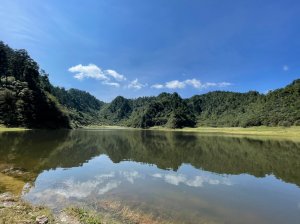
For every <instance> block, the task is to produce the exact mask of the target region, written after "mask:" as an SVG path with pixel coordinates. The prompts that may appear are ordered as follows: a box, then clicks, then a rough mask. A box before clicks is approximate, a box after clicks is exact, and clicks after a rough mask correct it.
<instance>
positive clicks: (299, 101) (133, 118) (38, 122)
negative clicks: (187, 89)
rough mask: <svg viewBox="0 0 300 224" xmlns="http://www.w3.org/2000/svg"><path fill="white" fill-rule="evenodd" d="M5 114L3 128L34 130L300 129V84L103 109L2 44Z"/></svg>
mask: <svg viewBox="0 0 300 224" xmlns="http://www.w3.org/2000/svg"><path fill="white" fill-rule="evenodd" d="M0 112H1V113H0V123H2V124H4V125H7V126H23V127H30V128H76V127H80V126H86V125H122V126H130V127H139V128H149V127H152V126H165V127H169V128H182V127H194V126H215V127H217V126H218V127H219V126H222V127H223V126H224V127H225V126H229V127H249V126H260V125H267V126H291V125H300V79H298V80H295V81H293V82H292V83H291V84H290V85H288V86H286V87H284V88H280V89H277V90H274V91H271V92H269V93H268V94H266V95H264V94H260V93H258V92H256V91H250V92H247V93H236V92H226V91H214V92H209V93H206V94H202V95H195V96H193V97H191V98H188V99H182V98H181V97H180V96H179V95H178V94H177V93H173V94H170V93H161V94H159V95H158V96H156V97H139V98H137V99H126V98H124V97H122V96H118V97H116V98H115V99H114V100H113V101H112V102H111V103H104V102H102V101H100V100H98V99H96V98H95V97H94V96H92V95H91V94H89V93H88V92H85V91H81V90H78V89H69V90H66V89H64V88H60V87H54V86H53V85H52V84H51V83H50V82H49V79H48V74H46V73H45V71H43V70H40V69H39V66H38V64H37V63H36V62H35V61H34V60H33V59H31V58H30V56H29V55H28V53H27V52H26V51H25V50H13V49H11V48H10V47H9V46H7V45H5V44H4V43H3V42H0Z"/></svg>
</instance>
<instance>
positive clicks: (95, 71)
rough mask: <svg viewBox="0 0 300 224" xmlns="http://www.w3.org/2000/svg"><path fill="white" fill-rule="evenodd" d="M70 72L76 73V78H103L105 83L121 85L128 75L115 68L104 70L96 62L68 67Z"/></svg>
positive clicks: (115, 85)
mask: <svg viewBox="0 0 300 224" xmlns="http://www.w3.org/2000/svg"><path fill="white" fill-rule="evenodd" d="M68 71H69V72H72V73H75V75H74V78H75V79H78V80H84V79H86V78H91V79H96V80H101V81H102V84H103V85H109V86H113V87H120V83H119V82H122V81H125V80H126V77H125V76H124V75H122V74H120V73H118V72H117V71H115V70H112V69H107V70H102V69H101V68H100V67H98V66H97V65H95V64H89V65H82V64H79V65H76V66H73V67H71V68H69V69H68Z"/></svg>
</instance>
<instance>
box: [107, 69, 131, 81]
mask: <svg viewBox="0 0 300 224" xmlns="http://www.w3.org/2000/svg"><path fill="white" fill-rule="evenodd" d="M105 73H106V74H107V75H109V76H111V77H113V78H114V79H115V80H117V81H124V80H126V78H125V76H124V75H122V74H119V73H118V72H116V71H115V70H111V69H107V70H105Z"/></svg>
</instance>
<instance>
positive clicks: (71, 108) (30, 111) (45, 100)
mask: <svg viewBox="0 0 300 224" xmlns="http://www.w3.org/2000/svg"><path fill="white" fill-rule="evenodd" d="M102 105H103V102H101V101H99V100H97V99H96V98H95V97H94V96H92V95H90V94H89V93H87V92H84V91H80V90H76V89H70V90H65V89H63V88H59V87H54V86H52V85H51V84H50V82H49V79H48V75H47V74H46V73H45V72H44V71H43V70H40V69H39V66H38V64H37V63H36V62H35V61H34V60H33V59H32V58H30V56H29V55H28V53H27V52H26V51H25V50H13V49H11V48H10V47H9V46H7V45H5V44H4V43H3V42H0V112H1V113H0V123H3V124H5V125H7V126H23V127H30V128H71V127H77V126H80V125H86V124H89V123H91V122H92V121H93V119H94V118H95V116H94V115H95V114H97V113H98V112H99V109H100V108H101V106H102Z"/></svg>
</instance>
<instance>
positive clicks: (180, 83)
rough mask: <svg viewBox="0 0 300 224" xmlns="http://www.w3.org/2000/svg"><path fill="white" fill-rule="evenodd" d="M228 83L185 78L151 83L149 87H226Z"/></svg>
mask: <svg viewBox="0 0 300 224" xmlns="http://www.w3.org/2000/svg"><path fill="white" fill-rule="evenodd" d="M230 85H231V83H229V82H206V83H202V82H201V81H200V80H198V79H186V80H184V81H178V80H172V81H169V82H166V83H165V84H159V83H157V84H154V85H152V86H151V88H155V89H162V88H167V89H184V88H185V87H187V86H191V87H193V88H195V89H206V88H210V87H226V86H230Z"/></svg>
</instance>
